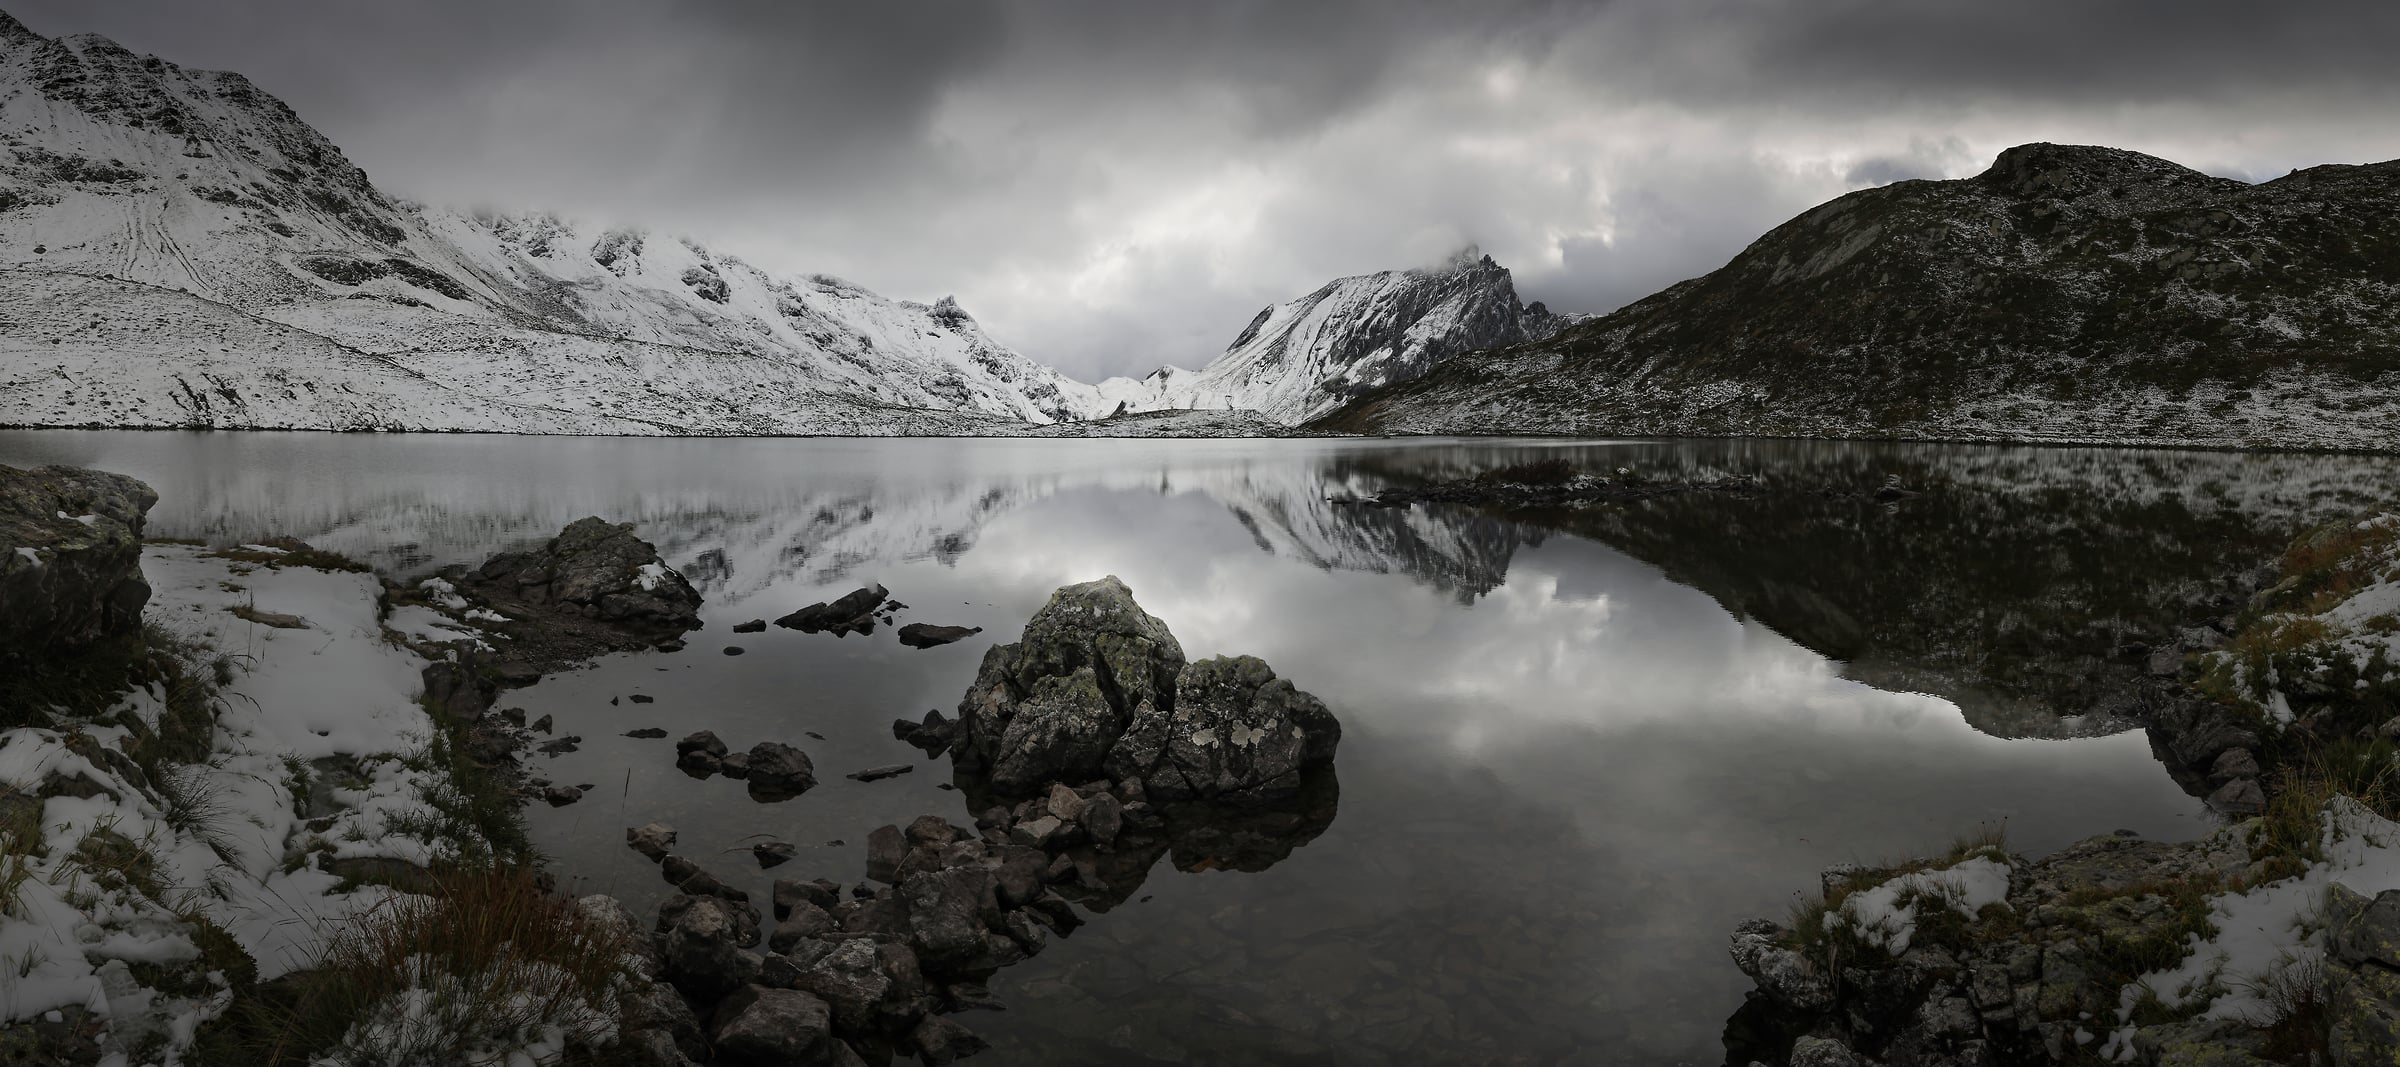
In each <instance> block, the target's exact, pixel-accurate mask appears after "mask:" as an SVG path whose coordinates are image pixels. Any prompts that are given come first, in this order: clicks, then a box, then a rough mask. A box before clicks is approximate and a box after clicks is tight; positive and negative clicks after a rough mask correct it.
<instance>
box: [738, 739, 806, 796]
mask: <svg viewBox="0 0 2400 1067" xmlns="http://www.w3.org/2000/svg"><path fill="white" fill-rule="evenodd" d="M748 762H749V772H750V797H751V799H753V800H789V799H791V798H792V797H796V796H799V795H800V794H802V793H805V792H808V791H809V790H811V789H814V788H816V786H817V770H816V768H815V767H814V766H813V765H811V764H810V763H809V761H808V754H807V753H805V752H802V751H800V750H799V749H796V748H793V747H792V746H790V745H787V744H784V743H783V742H781V741H761V742H759V743H757V744H755V745H752V746H750V755H749V760H748Z"/></svg>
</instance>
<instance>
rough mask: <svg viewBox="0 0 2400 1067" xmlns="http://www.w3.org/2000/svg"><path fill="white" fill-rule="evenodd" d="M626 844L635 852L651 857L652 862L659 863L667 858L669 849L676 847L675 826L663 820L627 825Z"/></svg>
mask: <svg viewBox="0 0 2400 1067" xmlns="http://www.w3.org/2000/svg"><path fill="white" fill-rule="evenodd" d="M625 844H626V846H627V847H629V848H631V849H633V850H634V851H635V852H639V853H641V854H642V855H644V856H647V857H649V858H650V862H652V863H657V862H658V861H660V860H663V859H666V858H667V852H668V850H670V849H672V848H674V847H675V828H674V827H672V826H669V825H667V824H665V823H663V822H650V823H643V824H642V825H640V826H632V827H627V828H626V830H625Z"/></svg>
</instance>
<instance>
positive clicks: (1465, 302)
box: [1098, 246, 1577, 424]
mask: <svg viewBox="0 0 2400 1067" xmlns="http://www.w3.org/2000/svg"><path fill="white" fill-rule="evenodd" d="M1575 321H1577V320H1576V319H1574V318H1571V317H1568V316H1561V315H1555V314H1552V313H1551V311H1550V309H1548V308H1546V307H1544V306H1542V305H1541V304H1539V303H1535V304H1533V305H1531V306H1527V305H1524V304H1521V303H1519V302H1518V301H1517V290H1516V285H1515V283H1514V281H1513V280H1512V278H1511V276H1510V275H1509V272H1508V268H1506V267H1503V266H1500V265H1499V264H1497V263H1494V262H1492V257H1490V256H1486V255H1481V254H1480V253H1478V252H1477V251H1476V249H1475V248H1473V247H1472V246H1470V247H1468V248H1467V249H1466V250H1464V251H1462V252H1460V253H1458V254H1457V255H1455V256H1453V257H1451V259H1450V261H1449V262H1447V263H1445V264H1443V265H1441V266H1439V267H1435V268H1431V269H1422V270H1393V271H1384V272H1382V273H1379V274H1362V275H1358V276H1355V277H1349V278H1341V279H1337V280H1335V281H1332V282H1328V283H1326V284H1325V285H1324V286H1323V287H1321V288H1319V289H1318V290H1317V291H1315V292H1313V293H1310V294H1308V295H1307V296H1304V297H1301V298H1299V299H1297V300H1290V301H1286V302H1284V303H1281V304H1277V305H1275V306H1273V307H1269V308H1267V309H1265V310H1262V311H1260V312H1259V313H1258V316H1257V317H1256V318H1253V319H1251V320H1250V325H1249V326H1248V327H1247V328H1245V329H1244V330H1243V331H1242V332H1241V335H1240V336H1238V337H1236V338H1234V341H1233V344H1232V345H1231V346H1229V347H1227V348H1226V349H1225V354H1224V355H1221V356H1218V357H1217V358H1216V359H1214V360H1211V361H1210V362H1209V364H1208V365H1207V366H1206V367H1203V368H1201V369H1199V370H1197V371H1190V370H1185V369H1183V368H1180V367H1161V368H1159V369H1158V370H1156V371H1153V372H1151V373H1150V374H1149V375H1148V376H1147V377H1144V378H1141V379H1139V380H1135V379H1129V378H1111V379H1108V380H1107V381H1103V382H1101V383H1100V384H1099V386H1098V390H1099V395H1100V398H1101V400H1102V401H1104V402H1105V404H1106V405H1107V406H1108V408H1109V410H1111V411H1114V410H1117V409H1118V408H1119V407H1120V406H1122V408H1123V410H1126V411H1153V410H1158V409H1163V408H1228V407H1230V408H1240V409H1247V410H1251V411H1256V412H1259V413H1260V414H1262V415H1265V416H1267V417H1268V418H1272V419H1276V420H1279V421H1281V422H1284V423H1287V424H1296V423H1300V422H1304V421H1306V420H1308V419H1310V418H1313V417H1315V416H1317V415H1320V414H1323V413H1325V412H1327V411H1330V410H1332V409H1333V408H1336V407H1339V406H1340V405H1341V404H1342V403H1343V402H1345V401H1347V400H1348V399H1349V398H1351V397H1353V396H1356V395H1358V394H1360V393H1363V392H1365V391H1367V390H1370V389H1374V388H1377V387H1379V386H1385V385H1390V384H1394V383H1397V382H1405V381H1409V380H1411V379H1414V378H1416V377H1417V376H1419V375H1422V374H1424V373H1425V372H1426V371H1427V370H1430V369H1431V368H1432V367H1433V366H1434V365H1435V364H1437V363H1440V362H1442V361H1443V360H1446V359H1448V358H1450V357H1451V356H1455V355H1457V354H1459V353H1461V352H1469V351H1474V350H1476V349H1483V348H1498V347H1502V346H1505V345H1513V344H1518V343H1520V342H1524V341H1537V340H1541V339H1543V338H1546V337H1549V336H1550V335H1552V334H1555V333H1557V332H1558V331H1559V330H1561V329H1563V328H1565V327H1566V326H1568V325H1571V324H1572V323H1574V322H1575Z"/></svg>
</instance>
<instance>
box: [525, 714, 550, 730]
mask: <svg viewBox="0 0 2400 1067" xmlns="http://www.w3.org/2000/svg"><path fill="white" fill-rule="evenodd" d="M550 727H551V721H550V716H548V715H544V716H542V717H541V718H538V719H535V720H533V725H532V726H531V727H528V729H531V730H532V731H533V732H534V733H537V734H546V733H549V732H550Z"/></svg>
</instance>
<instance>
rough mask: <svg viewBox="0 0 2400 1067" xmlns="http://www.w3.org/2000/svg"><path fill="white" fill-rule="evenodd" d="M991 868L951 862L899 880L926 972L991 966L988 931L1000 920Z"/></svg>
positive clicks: (997, 962) (912, 936) (914, 942)
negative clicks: (951, 864) (947, 866)
mask: <svg viewBox="0 0 2400 1067" xmlns="http://www.w3.org/2000/svg"><path fill="white" fill-rule="evenodd" d="M995 883H996V880H995V879H994V878H993V876H992V872H991V871H988V870H984V869H982V868H978V867H954V868H951V869H949V870H942V871H926V872H921V873H917V874H911V875H909V876H908V877H907V878H904V879H902V880H901V882H900V895H899V899H900V900H901V901H902V902H903V903H904V904H905V905H906V907H907V909H908V942H909V947H911V948H913V949H915V950H916V953H917V959H918V961H919V962H920V963H921V964H922V965H923V966H924V967H925V969H926V970H927V971H928V972H930V973H936V974H955V973H960V972H970V971H980V970H990V969H992V968H994V967H997V966H999V965H1000V963H1001V962H1002V961H1000V960H997V959H995V958H994V957H993V956H992V945H991V942H990V940H989V937H988V932H989V931H990V930H992V929H993V928H994V927H996V926H998V925H999V924H1000V901H999V897H998V894H997V891H996V884H995Z"/></svg>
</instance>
